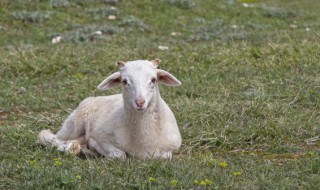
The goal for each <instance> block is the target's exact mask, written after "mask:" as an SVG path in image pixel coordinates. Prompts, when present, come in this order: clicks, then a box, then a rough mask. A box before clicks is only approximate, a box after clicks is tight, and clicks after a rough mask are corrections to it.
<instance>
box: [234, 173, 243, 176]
mask: <svg viewBox="0 0 320 190" xmlns="http://www.w3.org/2000/svg"><path fill="white" fill-rule="evenodd" d="M239 175H241V172H233V176H239Z"/></svg>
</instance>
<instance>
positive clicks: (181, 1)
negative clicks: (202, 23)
mask: <svg viewBox="0 0 320 190" xmlns="http://www.w3.org/2000/svg"><path fill="white" fill-rule="evenodd" d="M161 2H164V3H168V4H169V5H173V6H177V7H180V8H183V9H192V8H193V7H194V6H195V2H194V1H192V0H161Z"/></svg>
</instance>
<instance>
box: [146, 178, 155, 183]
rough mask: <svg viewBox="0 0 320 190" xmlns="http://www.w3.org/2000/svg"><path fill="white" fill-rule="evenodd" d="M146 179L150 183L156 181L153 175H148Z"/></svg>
mask: <svg viewBox="0 0 320 190" xmlns="http://www.w3.org/2000/svg"><path fill="white" fill-rule="evenodd" d="M148 181H149V182H151V183H154V182H156V179H154V178H153V177H149V178H148Z"/></svg>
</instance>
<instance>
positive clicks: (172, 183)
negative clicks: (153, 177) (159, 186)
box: [170, 179, 178, 187]
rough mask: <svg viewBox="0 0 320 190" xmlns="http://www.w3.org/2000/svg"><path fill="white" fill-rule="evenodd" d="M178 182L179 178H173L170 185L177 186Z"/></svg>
mask: <svg viewBox="0 0 320 190" xmlns="http://www.w3.org/2000/svg"><path fill="white" fill-rule="evenodd" d="M177 183H178V181H177V180H175V179H174V180H171V181H170V185H171V187H175V186H177Z"/></svg>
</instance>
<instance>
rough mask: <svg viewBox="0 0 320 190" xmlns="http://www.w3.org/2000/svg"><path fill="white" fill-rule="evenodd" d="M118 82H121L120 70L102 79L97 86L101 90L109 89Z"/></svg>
mask: <svg viewBox="0 0 320 190" xmlns="http://www.w3.org/2000/svg"><path fill="white" fill-rule="evenodd" d="M118 84H121V76H120V72H115V73H113V74H112V75H110V76H108V77H107V78H106V79H104V81H102V82H101V83H100V84H99V86H98V87H97V88H98V89H99V90H109V89H111V88H113V87H115V86H117V85H118Z"/></svg>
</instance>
